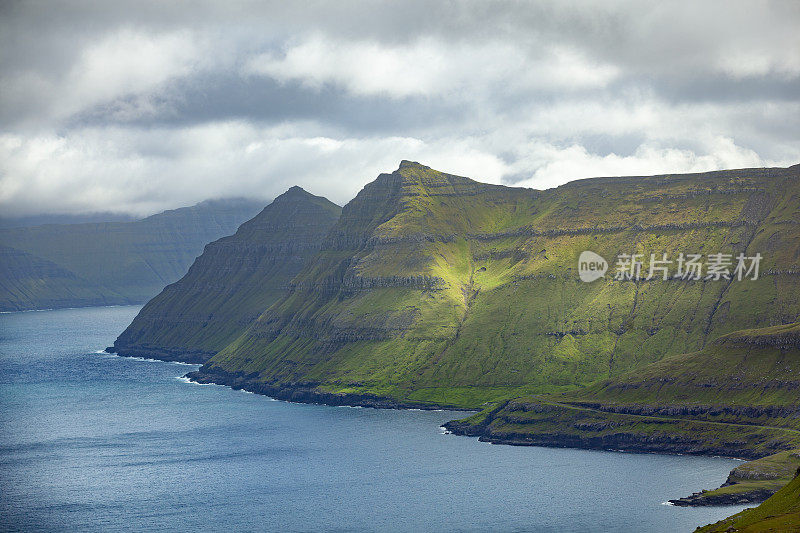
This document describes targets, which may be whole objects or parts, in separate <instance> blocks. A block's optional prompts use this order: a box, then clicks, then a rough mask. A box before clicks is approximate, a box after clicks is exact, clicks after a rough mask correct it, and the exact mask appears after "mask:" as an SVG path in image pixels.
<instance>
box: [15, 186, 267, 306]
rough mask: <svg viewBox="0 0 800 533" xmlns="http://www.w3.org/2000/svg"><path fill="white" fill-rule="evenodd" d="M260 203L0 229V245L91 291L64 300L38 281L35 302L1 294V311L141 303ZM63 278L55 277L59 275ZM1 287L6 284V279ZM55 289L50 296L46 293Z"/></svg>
mask: <svg viewBox="0 0 800 533" xmlns="http://www.w3.org/2000/svg"><path fill="white" fill-rule="evenodd" d="M262 205H263V204H260V203H257V202H254V201H252V200H243V199H231V200H214V201H207V202H203V203H200V204H197V205H195V206H193V207H185V208H181V209H174V210H171V211H165V212H163V213H159V214H157V215H153V216H151V217H147V218H144V219H142V220H137V221H134V222H105V223H84V224H63V225H59V224H48V225H44V226H36V227H20V228H4V229H0V244H3V245H6V246H8V247H11V248H14V249H16V250H20V251H22V252H25V253H28V254H30V255H33V256H35V257H37V258H39V259H41V260H44V261H48V262H49V263H52V264H55V265H57V266H58V267H59V269H61V270H62V271H63V270H65V271H69V272H72V273H73V274H74V275H75V276H77V277H79V278H81V279H83V280H84V281H85V282H86V283H87V284H88V285H90V286H91V287H93V288H94V289H93V290H94V292H95V293H99V295H100V298H99V299H98V297H97V295H96V294H86V295H85V296H82V294H83V293H81V292H76V293H75V295H74V296H73V297H68V298H66V299H63V298H62V297H61V296H60V294H62V293H63V291H62V292H59V289H56V288H55V287H57V286H59V283H60V282H58V281H56V280H50V279H49V278H42V280H43V285H41V286H40V290H39V292H37V293H36V294H35V297H33V298H30V297H28V298H22V299H18V298H17V295H16V293H11V292H0V300H3V301H7V302H9V303H8V305H6V306H4V307H3V308H0V310H6V311H9V310H18V309H41V308H47V307H53V306H54V305H53V302H59V301H60V302H62V304H61V305H58V307H78V306H88V305H97V304H98V303H100V302H102V303H104V304H130V303H142V302H146V301H147V300H148V299H150V298H152V297H153V296H155V295H156V294H158V292H159V291H160V290H161V289H163V288H164V286H165V285H167V284H168V283H172V282H173V281H176V280H177V279H178V278H180V277H181V276H183V275H184V274H185V273H186V270H187V269H188V268H189V265H191V263H192V261H193V260H194V259H195V258H196V257H197V256H198V255H199V254H200V252H202V250H203V246H205V245H206V244H207V243H208V242H211V241H213V240H215V239H218V238H220V237H222V236H225V235H230V234H231V233H233V232H234V231H236V228H237V227H238V226H239V224H241V223H242V222H244V221H245V220H248V219H249V218H252V217H253V215H255V214H256V213H257V212H258V211H259V209H261V207H262ZM59 276H61V274H59ZM0 282H3V283H5V284H8V283H9V279H8V278H5V277H3V278H0ZM50 286H52V287H54V292H52V293H50V292H48V290H47V289H46V287H50Z"/></svg>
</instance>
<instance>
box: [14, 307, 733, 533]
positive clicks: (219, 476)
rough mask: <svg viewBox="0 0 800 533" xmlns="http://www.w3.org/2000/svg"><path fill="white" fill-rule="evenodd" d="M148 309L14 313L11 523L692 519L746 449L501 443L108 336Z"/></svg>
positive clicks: (505, 527) (430, 417)
mask: <svg viewBox="0 0 800 533" xmlns="http://www.w3.org/2000/svg"><path fill="white" fill-rule="evenodd" d="M139 309H140V308H139V307H136V306H128V307H103V308H86V309H64V310H55V311H42V312H25V313H7V314H1V315H0V406H2V409H1V410H0V530H3V531H65V530H70V531H73V530H80V531H131V530H134V531H138V530H155V531H183V530H203V531H205V530H208V531H222V530H232V531H265V530H267V531H541V532H550V531H553V532H555V531H559V532H562V531H570V532H584V531H636V532H675V531H692V530H693V529H694V527H696V526H697V525H702V524H706V523H709V522H714V521H716V520H719V519H721V518H723V517H725V516H728V515H730V514H733V513H735V512H738V511H739V510H740V509H741V507H710V508H678V507H672V506H668V505H664V502H665V501H666V500H668V499H671V498H677V497H680V496H685V495H687V494H689V493H691V492H693V491H696V490H699V489H701V488H715V487H717V486H719V484H720V483H722V482H723V481H724V480H725V477H726V476H727V474H728V471H729V470H730V469H731V468H733V467H734V466H735V465H736V464H737V462H736V461H735V460H732V459H724V458H711V457H689V456H665V455H648V454H626V453H616V452H598V451H586V450H573V449H554V448H538V447H512V446H493V445H489V444H485V443H481V442H478V441H477V440H476V439H472V438H465V437H457V436H454V435H448V434H444V432H443V431H442V430H441V428H440V425H441V424H442V423H443V422H445V421H447V420H451V419H453V418H457V417H460V416H463V413H457V412H447V411H399V410H375V409H358V408H348V407H329V406H318V405H302V404H292V403H287V402H279V401H275V400H271V399H270V398H266V397H264V396H258V395H254V394H250V393H245V392H241V391H234V390H231V389H229V388H226V387H222V386H217V385H197V384H193V383H187V382H186V380H183V379H181V376H183V375H184V374H185V373H186V372H188V371H189V370H192V369H194V368H197V367H196V366H195V365H183V364H177V363H166V362H158V361H146V360H139V359H131V358H123V357H117V356H113V355H109V354H105V353H102V352H101V351H102V348H103V347H105V346H108V345H109V344H111V343H112V342H113V340H114V338H115V337H116V336H117V335H118V334H119V333H120V332H121V331H122V330H123V329H124V328H125V326H126V325H127V324H128V323H129V322H130V321H131V320H132V318H133V317H134V316H135V314H136V313H137V312H138V310H139Z"/></svg>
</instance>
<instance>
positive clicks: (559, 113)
mask: <svg viewBox="0 0 800 533" xmlns="http://www.w3.org/2000/svg"><path fill="white" fill-rule="evenodd" d="M798 29H800V2H796V1H780V2H767V1H752V2H744V1H731V0H728V1H719V2H715V1H707V2H697V1H691V2H680V1H676V2H664V1H663V0H662V1H657V2H647V1H614V0H610V1H603V2H575V1H564V0H561V1H553V2H533V1H532V2H503V3H500V2H491V1H487V0H480V1H468V0H467V1H459V2H455V1H439V2H432V1H428V0H425V1H416V0H405V1H402V2H399V1H398V2H381V1H370V2H358V1H343V0H339V1H333V2H315V1H303V2H272V3H270V2H236V1H219V2H191V3H190V2H161V1H158V2H147V1H137V2H129V1H119V2H114V1H111V0H105V1H102V2H101V1H96V2H81V1H72V2H51V1H13V0H11V1H9V0H0V212H2V214H3V215H4V216H30V215H37V214H43V213H47V214H58V213H64V214H80V213H89V212H99V211H110V212H119V213H128V214H133V215H137V216H140V215H148V214H152V213H155V212H158V211H161V210H164V209H168V208H174V207H178V206H184V205H191V204H194V203H197V202H200V201H202V200H205V199H209V198H221V197H231V196H246V197H254V198H259V199H264V200H265V201H266V200H268V199H270V198H274V197H275V196H277V195H278V194H281V193H282V192H284V191H285V190H286V189H288V188H289V187H290V186H292V185H300V186H301V187H303V188H305V189H306V190H308V191H310V192H313V193H314V194H319V195H323V196H326V197H328V198H330V199H331V200H333V201H335V202H337V203H339V204H344V203H346V202H347V201H348V200H350V199H351V198H352V197H353V196H355V194H356V193H357V192H358V191H359V190H360V189H361V187H363V186H364V185H365V184H366V183H368V182H370V181H372V180H373V179H375V177H376V176H377V175H378V174H379V173H381V172H391V171H393V170H394V169H396V168H397V167H398V164H399V162H400V160H402V159H409V160H414V161H419V162H421V163H423V164H426V165H429V166H431V167H433V168H436V169H437V170H442V171H445V172H450V173H453V174H459V175H465V176H469V177H471V178H473V179H476V180H479V181H484V182H491V183H502V184H506V185H513V186H521V187H533V188H537V189H545V188H550V187H554V186H557V185H559V184H562V183H566V182H568V181H571V180H574V179H579V178H586V177H593V176H617V175H649V174H659V173H683V172H697V171H706V170H715V169H728V168H743V167H761V166H788V165H792V164H796V163H800V31H798Z"/></svg>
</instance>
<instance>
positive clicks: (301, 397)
mask: <svg viewBox="0 0 800 533" xmlns="http://www.w3.org/2000/svg"><path fill="white" fill-rule="evenodd" d="M184 377H186V378H187V379H189V380H190V381H193V382H195V383H200V384H211V383H213V384H215V385H225V386H227V387H230V388H232V389H234V390H245V391H247V392H252V393H255V394H261V395H263V396H269V397H270V398H274V399H276V400H283V401H287V402H296V403H309V404H318V405H331V406H350V407H371V408H374V409H421V410H424V411H441V410H446V411H463V412H468V413H475V412H477V411H476V410H475V409H465V408H463V407H454V406H451V405H440V404H431V403H422V402H402V401H398V400H394V399H392V398H387V397H385V396H377V395H373V394H354V393H338V392H325V391H320V390H317V389H316V385H315V384H312V383H305V384H292V385H287V384H281V385H271V384H268V383H264V382H261V381H257V380H255V379H253V377H251V376H246V375H244V374H232V373H230V372H224V371H220V370H215V371H214V372H213V373H212V372H204V371H202V369H200V370H196V371H194V372H189V373H187V374H186V375H185V376H184Z"/></svg>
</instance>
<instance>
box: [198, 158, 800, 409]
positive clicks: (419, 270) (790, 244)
mask: <svg viewBox="0 0 800 533" xmlns="http://www.w3.org/2000/svg"><path fill="white" fill-rule="evenodd" d="M798 205H800V167H797V166H796V167H791V168H788V169H778V168H776V169H743V170H730V171H720V172H709V173H704V174H689V175H666V176H651V177H626V178H597V179H587V180H580V181H576V182H572V183H569V184H566V185H564V186H561V187H558V188H556V189H551V190H546V191H536V190H530V189H520V188H510V187H503V186H499V185H488V184H483V183H479V182H476V181H473V180H471V179H468V178H465V177H459V176H453V175H450V174H444V173H441V172H437V171H435V170H432V169H430V168H428V167H426V166H423V165H420V164H418V163H413V162H408V161H405V162H403V163H402V164H401V165H400V168H399V169H398V170H396V171H395V172H393V173H390V174H382V175H380V176H379V177H378V178H377V179H376V180H375V181H374V182H372V183H370V184H368V185H367V186H366V187H364V189H363V190H362V191H361V192H360V193H359V194H358V195H357V196H356V198H355V199H353V200H352V201H351V202H349V203H348V204H347V205H346V206H345V207H344V208H343V210H342V216H341V218H340V219H339V221H338V222H337V223H336V224H335V225H334V226H333V228H332V229H331V231H330V233H329V234H328V236H327V237H326V238H325V239H324V241H323V243H322V246H321V250H320V252H319V253H318V254H317V255H316V256H315V257H314V258H313V259H312V260H310V261H309V262H308V264H307V265H306V266H305V267H304V268H303V270H302V271H300V273H299V274H298V275H297V276H296V277H295V278H294V280H293V281H292V283H291V284H290V285H289V288H288V291H287V293H286V294H285V295H284V296H283V297H282V298H281V299H280V300H279V301H277V302H276V303H275V304H273V305H272V306H271V307H269V308H268V309H265V310H264V313H263V314H262V315H261V317H260V318H259V319H258V320H257V321H255V322H254V323H253V324H252V325H250V326H249V327H248V328H246V330H243V332H242V335H241V336H239V337H238V338H237V339H236V340H235V341H234V342H233V343H231V344H230V345H228V346H227V347H225V348H224V349H222V350H221V351H220V352H219V353H218V354H217V355H215V356H214V357H213V358H212V359H211V360H210V361H209V362H208V363H207V364H206V365H205V366H203V367H202V368H201V369H200V371H199V372H197V373H196V374H194V378H195V379H198V380H201V381H213V382H220V383H229V384H233V385H235V386H240V387H246V388H249V389H251V390H257V391H260V392H264V393H268V394H271V395H273V396H277V397H279V398H293V399H298V400H304V401H319V402H330V403H356V404H362V405H383V406H391V405H406V406H409V405H417V406H426V405H427V406H457V407H471V408H475V407H478V406H481V405H482V404H484V403H485V402H490V401H497V400H501V399H507V398H513V397H519V396H525V395H526V394H534V393H535V394H541V393H552V392H558V391H566V390H572V389H576V388H578V387H580V386H582V385H586V384H589V383H591V382H594V381H597V380H600V379H607V378H610V377H615V376H619V375H621V374H623V373H624V372H627V371H630V370H632V369H634V368H641V367H644V366H645V365H647V364H648V363H651V362H654V361H658V360H660V359H662V358H664V357H666V356H670V355H676V354H681V353H691V352H696V351H698V350H701V349H703V348H704V347H705V346H707V345H708V344H709V343H710V342H711V341H713V340H714V339H716V338H718V337H720V336H722V335H725V334H727V333H731V332H733V331H736V330H742V329H746V328H756V327H768V326H772V325H775V324H784V323H791V322H796V321H798V320H800V209H798V207H797V206H798ZM583 251H593V252H595V253H596V254H599V255H600V256H602V257H604V258H606V259H607V260H608V261H609V262H610V264H609V272H608V273H607V275H606V276H605V277H604V278H601V279H599V280H596V281H594V282H591V283H587V282H583V281H581V280H580V279H579V275H578V266H579V265H578V259H579V256H580V255H581V253H582V252H583ZM634 253H635V254H641V255H640V257H641V258H644V262H643V265H642V270H643V276H646V273H647V269H648V266H649V263H650V257H651V253H652V254H655V257H657V258H661V257H662V254H667V255H668V257H669V258H671V259H672V260H673V264H672V267H671V268H672V273H671V274H670V275H669V276H668V278H667V279H666V280H664V279H663V278H662V276H661V275H660V273H659V275H657V276H655V277H653V278H652V279H650V280H645V279H614V278H615V264H614V261H615V259H617V258H619V257H620V256H621V255H622V254H634ZM681 253H683V254H686V255H688V254H700V255H701V256H702V257H703V260H704V261H706V262H708V261H710V260H711V259H710V256H712V255H714V254H719V253H721V254H729V257H730V258H732V257H735V256H736V255H737V254H739V253H743V254H745V255H746V256H747V257H754V256H755V255H756V254H757V253H760V254H761V256H762V259H761V262H760V276H759V278H758V280H752V279H749V278H748V279H744V280H742V281H736V280H728V279H725V278H720V279H717V280H715V279H707V278H706V274H707V272H706V271H703V276H702V277H701V279H697V280H694V279H680V278H675V277H674V275H673V274H674V273H675V271H676V269H677V268H678V267H677V265H676V264H675V263H674V262H675V260H676V259H677V258H678V257H679V255H680V254H681ZM731 269H733V266H731ZM656 272H658V271H656Z"/></svg>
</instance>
